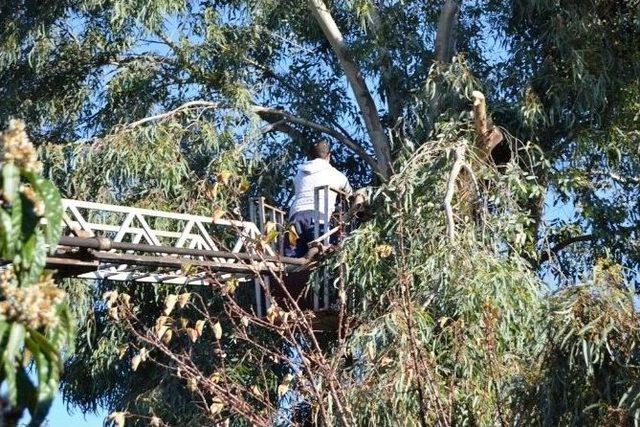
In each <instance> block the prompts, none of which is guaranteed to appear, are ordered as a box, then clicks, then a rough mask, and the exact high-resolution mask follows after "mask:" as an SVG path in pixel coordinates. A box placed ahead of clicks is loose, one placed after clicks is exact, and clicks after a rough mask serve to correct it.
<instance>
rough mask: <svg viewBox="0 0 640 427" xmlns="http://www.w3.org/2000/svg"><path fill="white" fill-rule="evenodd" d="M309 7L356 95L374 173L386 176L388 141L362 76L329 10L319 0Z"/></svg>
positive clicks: (388, 172)
mask: <svg viewBox="0 0 640 427" xmlns="http://www.w3.org/2000/svg"><path fill="white" fill-rule="evenodd" d="M307 2H308V4H309V8H310V9H311V13H312V14H313V16H314V18H315V19H316V21H317V22H318V24H319V25H320V28H321V29H322V32H323V33H324V35H325V37H326V38H327V40H328V41H329V43H330V44H331V47H332V48H333V51H334V52H335V53H336V56H337V57H338V60H339V61H340V66H341V67H342V70H343V71H344V73H345V75H346V77H347V80H348V82H349V85H350V87H351V90H352V91H353V95H354V97H355V98H356V102H357V103H358V107H359V108H360V113H361V114H362V118H363V119H364V123H365V126H366V128H367V133H368V134H369V138H370V139H371V144H372V145H373V149H374V151H375V154H376V161H377V163H378V168H377V169H378V174H379V175H381V177H382V178H383V179H386V178H388V177H389V175H390V174H391V152H390V149H389V140H388V139H387V136H386V134H385V131H384V128H383V127H382V123H381V121H380V116H379V114H378V109H377V107H376V104H375V102H374V100H373V98H372V97H371V92H370V91H369V88H368V87H367V83H366V82H365V80H364V77H363V76H362V72H361V71H360V69H359V68H358V65H357V64H356V62H355V60H354V59H353V56H352V55H351V53H350V52H349V50H348V48H347V46H346V44H345V43H344V39H343V37H342V33H341V32H340V29H339V28H338V26H337V25H336V23H335V21H334V20H333V17H332V16H331V13H329V10H328V9H327V6H326V5H325V4H324V2H323V1H322V0H307Z"/></svg>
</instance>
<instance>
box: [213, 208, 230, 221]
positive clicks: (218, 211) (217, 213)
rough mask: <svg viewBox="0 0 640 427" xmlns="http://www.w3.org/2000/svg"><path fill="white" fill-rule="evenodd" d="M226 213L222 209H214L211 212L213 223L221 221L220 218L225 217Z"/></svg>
mask: <svg viewBox="0 0 640 427" xmlns="http://www.w3.org/2000/svg"><path fill="white" fill-rule="evenodd" d="M226 213H227V211H225V210H224V209H220V208H216V209H215V210H214V211H213V215H212V219H213V222H216V221H219V220H221V219H222V217H224V216H225V215H226Z"/></svg>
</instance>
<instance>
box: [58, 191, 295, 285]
mask: <svg viewBox="0 0 640 427" xmlns="http://www.w3.org/2000/svg"><path fill="white" fill-rule="evenodd" d="M63 206H64V216H63V221H64V231H63V238H62V239H61V242H60V245H59V246H58V248H57V249H56V253H55V254H54V255H53V256H51V257H49V259H48V264H49V265H50V266H51V267H54V268H57V269H58V270H60V271H61V272H65V271H66V272H67V274H68V275H72V276H75V277H79V278H87V279H107V280H117V281H137V282H153V283H171V284H204V283H206V278H207V277H210V275H211V274H212V273H213V274H218V275H224V274H227V275H229V274H233V275H234V276H236V277H238V278H240V279H242V278H246V279H250V278H253V277H255V276H256V275H257V274H263V273H265V272H266V273H268V272H277V271H281V270H282V269H284V267H285V266H287V265H303V264H304V263H305V261H304V260H301V259H296V258H284V257H279V256H278V255H277V254H276V252H275V251H274V249H273V248H272V247H270V246H269V245H265V244H261V243H260V236H261V232H260V230H259V229H258V227H257V226H256V225H255V224H254V223H253V222H249V221H239V220H229V219H217V218H211V217H207V216H202V215H190V214H182V213H174V212H164V211H157V210H150V209H140V208H134V207H126V206H117V205H108V204H103V203H93V202H84V201H78V200H70V199H63ZM258 248H259V249H258ZM208 275H209V276H208Z"/></svg>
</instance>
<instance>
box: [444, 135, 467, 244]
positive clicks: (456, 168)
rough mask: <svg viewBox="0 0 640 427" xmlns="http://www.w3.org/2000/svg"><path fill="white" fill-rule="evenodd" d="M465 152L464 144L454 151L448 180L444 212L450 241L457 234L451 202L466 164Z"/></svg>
mask: <svg viewBox="0 0 640 427" xmlns="http://www.w3.org/2000/svg"><path fill="white" fill-rule="evenodd" d="M464 153H465V147H464V146H459V147H457V148H456V149H455V151H454V158H455V161H454V162H453V167H452V168H451V172H450V173H449V179H448V180H447V192H446V194H445V196H444V212H445V217H446V220H447V236H448V237H449V240H450V241H453V240H454V238H455V234H456V231H455V221H454V219H453V207H452V206H451V202H452V201H453V195H454V193H455V190H456V181H457V180H458V176H459V175H460V171H461V170H462V168H463V166H464Z"/></svg>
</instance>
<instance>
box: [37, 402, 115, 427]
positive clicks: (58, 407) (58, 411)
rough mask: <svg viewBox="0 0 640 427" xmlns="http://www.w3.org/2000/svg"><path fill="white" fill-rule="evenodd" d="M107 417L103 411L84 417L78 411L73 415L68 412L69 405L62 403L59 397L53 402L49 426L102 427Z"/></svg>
mask: <svg viewBox="0 0 640 427" xmlns="http://www.w3.org/2000/svg"><path fill="white" fill-rule="evenodd" d="M106 416H107V413H106V412H104V411H102V412H99V413H98V414H96V415H94V414H87V415H82V413H81V412H80V411H78V410H73V408H72V411H71V413H70V412H68V411H67V405H65V403H64V402H63V401H62V397H61V396H60V395H58V396H57V397H56V400H55V401H54V402H53V407H52V408H51V412H49V416H48V417H47V424H45V425H48V426H50V427H75V426H86V427H101V426H102V425H103V420H104V418H105V417H106Z"/></svg>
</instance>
